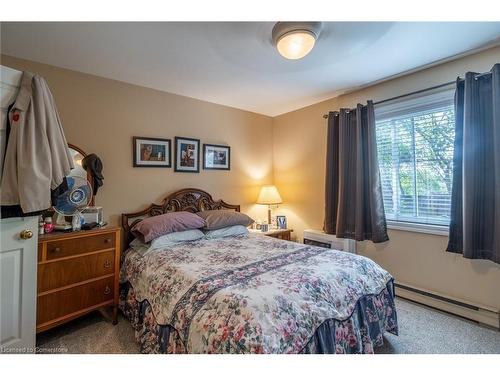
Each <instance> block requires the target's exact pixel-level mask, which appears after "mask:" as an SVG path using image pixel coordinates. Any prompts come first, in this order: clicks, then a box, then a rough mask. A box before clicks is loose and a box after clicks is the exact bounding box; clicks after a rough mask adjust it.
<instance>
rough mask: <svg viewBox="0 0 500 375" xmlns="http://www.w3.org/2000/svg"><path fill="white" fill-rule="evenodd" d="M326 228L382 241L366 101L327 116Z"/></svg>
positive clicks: (382, 214)
mask: <svg viewBox="0 0 500 375" xmlns="http://www.w3.org/2000/svg"><path fill="white" fill-rule="evenodd" d="M325 198H326V207H325V227H324V230H325V232H326V233H330V234H335V235H336V236H337V237H339V238H351V239H355V240H357V241H363V240H371V241H373V242H383V241H387V240H388V239H389V237H388V236H387V226H386V222H385V212H384V205H383V201H382V186H381V184H380V173H379V168H378V160H377V142H376V138H375V114H374V110H373V103H372V101H368V105H366V106H363V105H361V104H358V106H357V107H356V108H355V109H352V110H348V109H341V110H340V112H330V113H329V115H328V139H327V159H326V197H325Z"/></svg>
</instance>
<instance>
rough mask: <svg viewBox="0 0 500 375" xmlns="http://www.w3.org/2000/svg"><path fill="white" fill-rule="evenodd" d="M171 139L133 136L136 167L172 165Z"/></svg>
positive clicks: (168, 166)
mask: <svg viewBox="0 0 500 375" xmlns="http://www.w3.org/2000/svg"><path fill="white" fill-rule="evenodd" d="M171 144H172V143H171V141H170V139H166V138H148V137H133V138H132V145H133V150H134V151H133V152H134V157H133V158H134V164H133V165H134V167H156V168H171V167H172V162H171V160H172V151H171V150H172V147H171Z"/></svg>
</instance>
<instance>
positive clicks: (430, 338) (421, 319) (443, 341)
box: [37, 298, 500, 354]
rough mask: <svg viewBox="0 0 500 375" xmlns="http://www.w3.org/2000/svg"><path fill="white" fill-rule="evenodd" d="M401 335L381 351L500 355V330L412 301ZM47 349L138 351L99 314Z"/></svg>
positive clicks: (123, 327) (54, 335)
mask: <svg viewBox="0 0 500 375" xmlns="http://www.w3.org/2000/svg"><path fill="white" fill-rule="evenodd" d="M396 306H397V311H398V322H399V336H394V335H391V334H385V335H384V337H385V343H384V346H382V347H380V348H377V349H376V352H377V353H382V354H438V353H442V354H453V353H456V354H474V353H496V354H500V331H498V330H495V329H492V328H488V327H485V326H481V325H478V324H476V323H474V322H471V321H468V320H466V319H461V318H459V317H456V316H453V315H449V314H446V313H444V312H441V311H438V310H434V309H432V308H428V307H425V306H422V305H419V304H416V303H413V302H410V301H407V300H403V299H400V298H398V299H396ZM37 346H38V349H39V351H40V352H42V353H122V354H133V353H138V352H139V348H138V346H137V344H136V342H135V338H134V330H133V329H132V327H131V325H130V323H129V322H128V321H127V320H126V319H125V318H124V317H123V316H121V315H120V317H119V321H118V325H116V326H113V325H112V324H111V323H109V322H108V321H106V320H105V319H104V318H103V317H102V316H101V315H100V314H99V313H93V314H89V315H87V316H85V317H82V318H80V319H77V320H75V321H73V322H70V323H67V324H65V325H63V326H60V327H58V328H54V329H52V330H50V331H47V332H44V333H41V334H39V335H38V336H37Z"/></svg>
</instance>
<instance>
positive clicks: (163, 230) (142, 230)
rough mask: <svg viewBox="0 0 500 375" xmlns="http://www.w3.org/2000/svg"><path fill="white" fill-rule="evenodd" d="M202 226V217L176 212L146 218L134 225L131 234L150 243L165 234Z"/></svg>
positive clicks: (203, 223) (203, 221)
mask: <svg viewBox="0 0 500 375" xmlns="http://www.w3.org/2000/svg"><path fill="white" fill-rule="evenodd" d="M204 226H205V220H203V218H202V217H200V216H198V215H196V214H193V213H191V212H187V211H178V212H169V213H167V214H163V215H157V216H151V217H148V218H146V219H144V220H142V221H140V222H139V223H137V224H136V225H134V227H133V228H132V234H133V235H134V236H135V237H137V238H139V239H140V240H142V242H150V241H152V240H154V239H155V238H158V237H160V236H163V235H165V234H169V233H173V232H180V231H185V230H189V229H198V228H203V227H204Z"/></svg>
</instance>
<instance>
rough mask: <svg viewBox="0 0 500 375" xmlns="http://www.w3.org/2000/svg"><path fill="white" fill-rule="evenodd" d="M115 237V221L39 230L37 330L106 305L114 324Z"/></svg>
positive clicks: (118, 233) (118, 236) (117, 259)
mask: <svg viewBox="0 0 500 375" xmlns="http://www.w3.org/2000/svg"><path fill="white" fill-rule="evenodd" d="M120 240H121V229H120V228H116V227H113V228H104V229H93V230H89V231H80V232H71V233H62V232H54V233H49V234H45V235H41V236H39V238H38V274H37V279H38V282H37V286H38V294H37V311H36V331H37V333H38V332H42V331H45V330H47V329H50V328H53V327H55V326H58V325H60V324H62V323H65V322H68V321H70V320H72V319H75V318H77V317H79V316H81V315H84V314H86V313H88V312H90V311H93V310H97V309H99V310H101V312H103V313H104V314H105V311H104V308H106V307H111V308H112V309H113V316H112V321H113V324H116V322H117V320H116V319H117V312H118V282H119V269H120V248H121V247H120Z"/></svg>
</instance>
